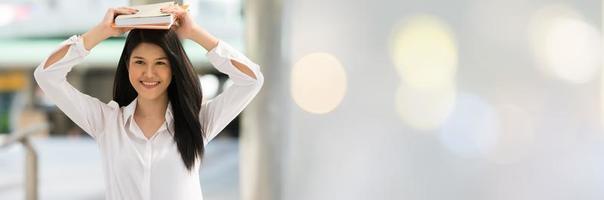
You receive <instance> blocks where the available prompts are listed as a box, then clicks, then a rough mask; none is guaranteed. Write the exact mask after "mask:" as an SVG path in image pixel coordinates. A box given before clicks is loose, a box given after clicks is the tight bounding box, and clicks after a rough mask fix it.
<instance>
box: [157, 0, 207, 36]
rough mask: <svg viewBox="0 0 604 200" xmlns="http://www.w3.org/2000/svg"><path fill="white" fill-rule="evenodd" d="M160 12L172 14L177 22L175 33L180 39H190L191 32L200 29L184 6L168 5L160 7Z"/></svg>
mask: <svg viewBox="0 0 604 200" xmlns="http://www.w3.org/2000/svg"><path fill="white" fill-rule="evenodd" d="M161 12H164V13H170V14H174V16H176V21H177V22H178V24H176V25H175V26H177V28H176V34H178V37H180V38H181V39H191V38H192V36H193V34H194V33H195V32H196V31H198V30H199V29H200V27H199V25H197V23H195V21H194V20H193V17H191V15H190V14H189V12H188V11H187V10H186V6H178V5H173V6H168V7H164V8H161Z"/></svg>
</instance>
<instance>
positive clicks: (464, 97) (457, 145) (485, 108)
mask: <svg viewBox="0 0 604 200" xmlns="http://www.w3.org/2000/svg"><path fill="white" fill-rule="evenodd" d="M455 104H456V106H455V109H454V110H453V112H452V113H451V115H450V116H449V118H448V119H447V120H446V121H445V123H444V124H443V126H442V129H441V131H440V134H439V139H440V141H441V143H442V144H443V145H444V146H445V147H446V148H447V149H449V150H450V151H451V152H453V153H455V154H457V155H459V156H461V157H468V158H473V157H479V156H485V155H486V154H488V153H490V151H492V150H493V148H494V147H495V144H496V143H497V138H498V137H499V130H500V124H499V119H498V116H497V113H496V111H495V110H494V108H493V107H492V106H491V105H489V104H488V103H487V102H486V101H484V100H483V99H482V98H480V97H479V96H476V95H471V94H465V93H460V94H459V95H458V98H457V100H456V103H455Z"/></svg>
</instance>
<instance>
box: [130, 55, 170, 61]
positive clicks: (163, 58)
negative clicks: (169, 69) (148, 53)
mask: <svg viewBox="0 0 604 200" xmlns="http://www.w3.org/2000/svg"><path fill="white" fill-rule="evenodd" d="M132 58H138V59H143V60H145V58H143V57H140V56H132ZM155 60H168V58H167V57H161V58H156V59H155Z"/></svg>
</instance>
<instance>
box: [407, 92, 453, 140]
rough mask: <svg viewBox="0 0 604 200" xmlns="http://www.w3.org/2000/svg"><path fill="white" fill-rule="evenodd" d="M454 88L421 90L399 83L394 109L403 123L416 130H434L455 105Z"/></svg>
mask: <svg viewBox="0 0 604 200" xmlns="http://www.w3.org/2000/svg"><path fill="white" fill-rule="evenodd" d="M455 95H456V94H455V89H454V88H451V87H444V88H441V89H431V90H421V89H417V88H413V87H409V86H408V85H405V84H403V85H401V86H399V89H398V91H397V95H396V109H397V111H398V113H399V115H400V117H401V119H403V121H404V122H405V124H407V125H408V126H410V127H412V128H414V129H417V130H425V131H428V130H434V129H437V128H438V127H440V125H442V123H443V122H444V121H445V120H446V119H447V117H448V116H449V114H450V113H451V111H452V110H453V107H454V106H455Z"/></svg>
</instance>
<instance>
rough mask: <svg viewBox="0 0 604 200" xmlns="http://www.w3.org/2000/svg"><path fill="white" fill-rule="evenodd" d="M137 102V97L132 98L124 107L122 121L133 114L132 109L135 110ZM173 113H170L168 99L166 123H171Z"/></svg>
mask: <svg viewBox="0 0 604 200" xmlns="http://www.w3.org/2000/svg"><path fill="white" fill-rule="evenodd" d="M137 102H138V97H137V98H134V100H132V102H130V104H128V105H127V106H126V107H124V110H123V113H124V114H123V116H124V122H126V123H128V122H129V120H131V119H132V117H133V116H134V111H135V110H136V103H137ZM173 117H174V115H172V103H171V102H169V101H168V108H167V109H166V115H165V119H166V122H167V124H169V125H172V121H173V120H174V118H173Z"/></svg>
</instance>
